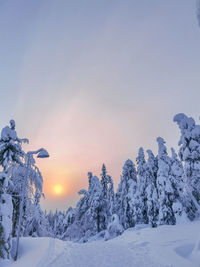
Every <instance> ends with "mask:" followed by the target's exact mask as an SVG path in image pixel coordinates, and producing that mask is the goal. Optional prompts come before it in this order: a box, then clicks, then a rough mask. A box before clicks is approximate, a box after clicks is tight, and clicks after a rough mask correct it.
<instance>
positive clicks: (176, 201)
mask: <svg viewBox="0 0 200 267" xmlns="http://www.w3.org/2000/svg"><path fill="white" fill-rule="evenodd" d="M171 151H172V156H171V158H170V160H171V169H170V180H171V184H172V188H173V192H174V193H173V205H172V209H173V212H174V215H175V218H176V223H179V222H183V221H186V218H187V216H186V213H185V208H184V206H183V205H184V196H183V190H184V181H183V165H182V163H181V162H180V160H179V159H178V156H177V154H176V152H175V150H174V149H173V148H171Z"/></svg>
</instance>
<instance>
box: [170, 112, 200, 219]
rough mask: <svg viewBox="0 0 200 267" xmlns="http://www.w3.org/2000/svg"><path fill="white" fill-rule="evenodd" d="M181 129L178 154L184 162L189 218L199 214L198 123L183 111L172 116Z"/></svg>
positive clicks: (199, 148) (199, 137)
mask: <svg viewBox="0 0 200 267" xmlns="http://www.w3.org/2000/svg"><path fill="white" fill-rule="evenodd" d="M174 122H176V123H177V124H178V126H179V128H180V131H181V137H180V141H179V143H178V144H179V146H180V150H179V156H180V159H181V160H182V161H183V162H184V167H183V169H184V182H185V192H184V197H185V205H186V206H187V208H186V212H187V214H188V217H189V219H191V220H193V219H194V218H195V217H196V216H198V215H199V205H200V125H196V124H195V121H194V119H193V118H189V117H187V116H186V115H185V114H183V113H179V114H177V115H175V116H174Z"/></svg>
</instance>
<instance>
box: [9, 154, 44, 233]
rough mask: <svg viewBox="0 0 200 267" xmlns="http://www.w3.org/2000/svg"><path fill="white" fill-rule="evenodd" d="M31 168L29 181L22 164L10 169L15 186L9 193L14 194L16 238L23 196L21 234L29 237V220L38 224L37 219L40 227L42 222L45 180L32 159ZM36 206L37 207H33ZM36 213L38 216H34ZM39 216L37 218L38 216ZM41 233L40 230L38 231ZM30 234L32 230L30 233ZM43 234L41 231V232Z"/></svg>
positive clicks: (14, 229) (24, 166)
mask: <svg viewBox="0 0 200 267" xmlns="http://www.w3.org/2000/svg"><path fill="white" fill-rule="evenodd" d="M31 163H32V164H31V166H30V168H29V173H28V174H29V175H28V180H27V181H25V179H26V172H27V166H26V164H24V163H22V164H20V165H18V164H16V163H14V164H12V165H11V166H10V167H9V169H8V170H9V172H11V178H10V179H11V181H12V184H13V185H14V186H12V187H10V188H9V192H10V193H11V194H12V200H13V207H14V209H13V236H16V231H17V229H18V220H19V205H20V200H21V196H22V194H24V196H25V201H24V207H23V220H22V225H21V227H22V228H21V234H22V235H23V233H24V234H25V235H27V230H25V229H26V228H27V223H28V224H29V223H30V222H29V220H32V219H31V218H33V220H32V221H34V224H36V219H38V225H39V224H40V222H39V221H41V216H39V217H38V215H39V214H40V215H41V209H40V205H39V202H40V198H41V196H43V178H42V175H41V173H40V171H39V169H38V167H37V166H36V165H35V161H34V160H33V158H32V161H31ZM24 181H25V182H26V186H25V188H23V183H24ZM33 206H35V207H33ZM34 211H35V213H36V214H34ZM36 215H37V216H36ZM38 231H39V230H38ZM25 232H26V233H25ZM29 232H30V233H31V232H32V230H30V231H29ZM40 232H41V231H40Z"/></svg>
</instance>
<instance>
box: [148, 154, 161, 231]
mask: <svg viewBox="0 0 200 267" xmlns="http://www.w3.org/2000/svg"><path fill="white" fill-rule="evenodd" d="M147 154H148V161H147V164H146V178H147V187H146V195H147V214H148V219H149V223H150V224H151V226H152V227H156V226H157V222H158V214H159V205H158V193H157V187H156V179H157V169H158V167H157V159H156V158H155V157H154V155H153V152H152V151H151V150H147Z"/></svg>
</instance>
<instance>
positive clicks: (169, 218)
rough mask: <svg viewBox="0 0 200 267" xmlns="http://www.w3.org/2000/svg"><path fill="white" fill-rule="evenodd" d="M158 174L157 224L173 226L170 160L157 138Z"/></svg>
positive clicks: (159, 139) (163, 143)
mask: <svg viewBox="0 0 200 267" xmlns="http://www.w3.org/2000/svg"><path fill="white" fill-rule="evenodd" d="M157 142H158V172H157V190H158V200H159V220H158V222H159V224H175V223H176V219H175V216H174V213H173V209H172V204H173V193H174V192H173V188H172V184H171V181H170V179H169V176H170V159H169V157H168V155H167V149H166V146H165V141H164V139H163V138H161V137H158V138H157Z"/></svg>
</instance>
